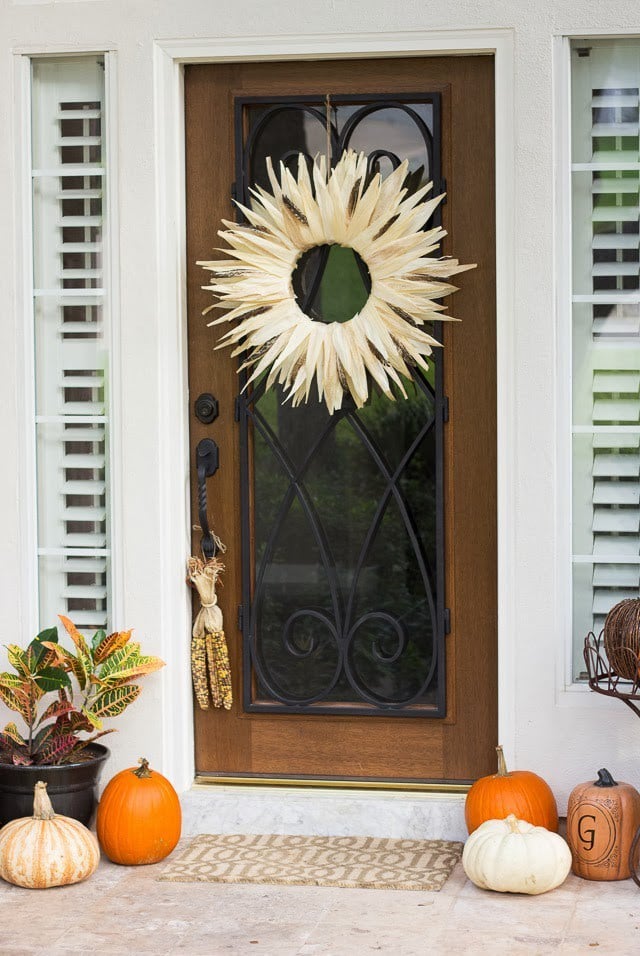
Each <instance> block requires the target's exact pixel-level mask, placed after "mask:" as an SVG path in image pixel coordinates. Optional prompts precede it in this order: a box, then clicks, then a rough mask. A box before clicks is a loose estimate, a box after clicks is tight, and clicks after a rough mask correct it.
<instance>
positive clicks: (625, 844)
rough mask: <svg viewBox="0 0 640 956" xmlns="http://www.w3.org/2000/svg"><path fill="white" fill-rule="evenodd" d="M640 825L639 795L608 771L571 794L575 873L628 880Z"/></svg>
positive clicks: (591, 877)
mask: <svg viewBox="0 0 640 956" xmlns="http://www.w3.org/2000/svg"><path fill="white" fill-rule="evenodd" d="M638 826H640V793H638V791H637V790H636V789H635V787H632V786H631V785H630V784H628V783H616V781H615V780H614V779H613V777H612V776H611V774H610V773H609V771H608V770H598V779H597V780H596V781H595V782H592V781H591V780H589V781H588V782H587V783H581V784H579V785H578V786H577V787H575V789H574V790H573V791H572V793H571V796H570V797H569V806H568V808H567V842H568V844H569V846H570V847H571V855H572V857H573V867H572V868H573V872H574V873H575V874H576V876H581V877H582V878H583V879H585V880H626V879H627V877H629V876H631V870H630V867H629V852H630V850H631V844H632V842H633V838H634V836H635V832H636V830H637V828H638Z"/></svg>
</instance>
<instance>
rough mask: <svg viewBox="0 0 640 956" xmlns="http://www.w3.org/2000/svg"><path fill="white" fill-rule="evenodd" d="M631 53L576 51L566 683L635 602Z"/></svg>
mask: <svg viewBox="0 0 640 956" xmlns="http://www.w3.org/2000/svg"><path fill="white" fill-rule="evenodd" d="M639 107H640V44H639V43H638V42H637V41H635V40H632V41H615V42H608V41H607V42H598V41H595V42H590V43H589V44H587V43H586V42H580V43H574V44H573V49H572V179H573V570H574V573H573V580H574V595H573V597H574V602H573V603H574V615H573V617H574V676H575V677H576V678H577V679H581V678H584V663H583V660H582V645H583V641H584V637H585V635H586V634H587V632H588V631H590V630H594V631H595V632H596V634H597V633H599V632H600V630H601V629H602V626H603V623H604V618H605V616H606V614H607V612H608V611H609V610H610V609H611V607H612V606H613V605H614V604H616V603H617V602H618V601H621V600H623V599H624V598H629V597H638V596H639V595H640V590H639V589H640V139H639V137H640V128H639V118H640V117H639Z"/></svg>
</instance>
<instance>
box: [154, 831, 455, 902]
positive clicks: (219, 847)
mask: <svg viewBox="0 0 640 956" xmlns="http://www.w3.org/2000/svg"><path fill="white" fill-rule="evenodd" d="M461 852H462V844H461V843H452V842H449V841H448V840H389V839H383V838H380V837H353V836H338V837H324V836H275V835H273V834H267V835H259V836H255V835H254V836H248V835H242V834H226V835H217V834H203V835H201V836H198V837H196V838H195V839H194V840H193V842H192V843H191V844H190V845H189V846H188V847H187V849H186V850H184V851H183V852H182V853H181V854H180V855H179V856H177V857H176V858H175V859H174V860H172V861H171V862H170V863H169V864H168V865H167V866H166V868H165V869H164V870H163V872H162V874H161V875H160V876H159V877H158V879H159V880H166V881H168V882H173V883H199V882H204V883H278V884H284V885H293V884H302V885H305V886H347V887H360V888H368V889H377V890H440V889H441V888H442V886H443V885H444V883H445V882H446V880H447V878H448V876H449V874H450V873H451V871H452V870H453V868H454V866H455V865H456V863H457V862H458V860H459V859H460V854H461Z"/></svg>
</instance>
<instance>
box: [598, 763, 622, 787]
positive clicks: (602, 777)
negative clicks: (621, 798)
mask: <svg viewBox="0 0 640 956" xmlns="http://www.w3.org/2000/svg"><path fill="white" fill-rule="evenodd" d="M594 786H596V787H617V786H618V784H617V783H616V781H615V780H614V779H613V777H612V776H611V774H610V773H609V771H608V770H605V768H604V767H603V768H602V770H598V779H597V780H596V782H595V784H594Z"/></svg>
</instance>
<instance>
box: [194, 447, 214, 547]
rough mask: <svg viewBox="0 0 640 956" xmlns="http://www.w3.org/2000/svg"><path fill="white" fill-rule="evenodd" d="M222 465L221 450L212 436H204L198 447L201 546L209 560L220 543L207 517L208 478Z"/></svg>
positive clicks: (197, 467)
mask: <svg viewBox="0 0 640 956" xmlns="http://www.w3.org/2000/svg"><path fill="white" fill-rule="evenodd" d="M219 465H220V450H219V448H218V446H217V444H216V443H215V442H214V441H213V439H212V438H203V439H202V441H200V442H198V446H197V448H196V471H197V475H198V519H199V521H200V528H201V530H202V538H201V540H200V547H201V549H202V553H203V555H204V557H205V559H206V560H207V561H209V560H210V559H211V558H215V556H216V553H217V551H218V544H217V542H216V539H215V537H214V535H213V534H212V532H211V529H210V528H209V520H208V518H207V478H212V477H213V476H214V475H215V473H216V471H217V470H218V467H219Z"/></svg>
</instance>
